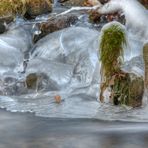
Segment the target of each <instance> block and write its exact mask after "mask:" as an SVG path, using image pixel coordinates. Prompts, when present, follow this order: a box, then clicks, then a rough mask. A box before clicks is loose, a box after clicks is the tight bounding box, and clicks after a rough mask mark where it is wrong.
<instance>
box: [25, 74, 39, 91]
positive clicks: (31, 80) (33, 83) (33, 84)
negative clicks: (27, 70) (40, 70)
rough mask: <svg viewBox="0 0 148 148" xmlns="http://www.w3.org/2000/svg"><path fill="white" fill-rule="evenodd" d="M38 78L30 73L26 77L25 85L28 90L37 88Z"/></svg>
mask: <svg viewBox="0 0 148 148" xmlns="http://www.w3.org/2000/svg"><path fill="white" fill-rule="evenodd" d="M37 81H38V76H37V74H36V73H31V74H29V75H28V76H27V77H26V85H27V88H28V89H36V88H37Z"/></svg>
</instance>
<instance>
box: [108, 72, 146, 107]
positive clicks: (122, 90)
mask: <svg viewBox="0 0 148 148" xmlns="http://www.w3.org/2000/svg"><path fill="white" fill-rule="evenodd" d="M110 87H111V96H110V99H111V100H112V102H113V104H114V105H122V104H124V105H127V106H131V107H139V106H141V105H142V98H143V94H144V81H143V77H139V76H137V75H135V74H132V73H125V72H123V71H121V72H120V73H119V74H117V75H116V76H115V77H114V83H113V84H112V85H111V86H110Z"/></svg>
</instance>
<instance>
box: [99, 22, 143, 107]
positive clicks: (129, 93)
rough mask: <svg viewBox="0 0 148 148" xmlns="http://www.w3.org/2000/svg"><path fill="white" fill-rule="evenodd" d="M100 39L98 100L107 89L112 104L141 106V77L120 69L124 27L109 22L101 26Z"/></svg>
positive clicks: (124, 43)
mask: <svg viewBox="0 0 148 148" xmlns="http://www.w3.org/2000/svg"><path fill="white" fill-rule="evenodd" d="M100 39H101V40H100V50H101V51H100V60H101V65H102V67H101V77H102V85H101V93H100V101H101V102H104V92H105V90H107V89H108V90H110V92H111V94H110V96H109V99H110V102H112V103H113V104H114V105H122V104H124V105H127V106H131V107H139V106H141V105H142V98H143V93H144V81H143V77H142V76H138V75H136V74H135V73H130V72H125V71H123V70H121V65H122V64H123V62H122V58H121V57H122V54H123V45H126V43H127V41H126V34H125V28H124V27H123V26H122V25H121V24H120V23H117V22H113V23H109V24H107V25H105V26H104V27H103V28H102V30H101V38H100ZM109 88H110V89H109Z"/></svg>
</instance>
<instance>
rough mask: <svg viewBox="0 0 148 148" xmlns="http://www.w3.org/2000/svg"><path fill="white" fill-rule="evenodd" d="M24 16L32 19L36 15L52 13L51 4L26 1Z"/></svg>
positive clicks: (39, 0) (46, 1)
mask: <svg viewBox="0 0 148 148" xmlns="http://www.w3.org/2000/svg"><path fill="white" fill-rule="evenodd" d="M26 8H27V10H26V16H28V17H31V18H34V17H36V16H38V15H41V14H45V13H48V12H51V11H52V3H51V1H50V0H27V2H26Z"/></svg>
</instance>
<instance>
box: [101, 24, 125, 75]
mask: <svg viewBox="0 0 148 148" xmlns="http://www.w3.org/2000/svg"><path fill="white" fill-rule="evenodd" d="M123 45H126V35H125V31H124V30H123V28H122V27H121V26H120V25H118V24H112V25H111V26H110V27H109V28H107V29H104V30H103V31H102V37H101V42H100V60H101V62H102V67H103V70H104V75H105V76H106V77H107V76H110V75H112V74H113V73H114V72H117V71H118V70H119V69H120V64H121V62H122V57H123Z"/></svg>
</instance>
